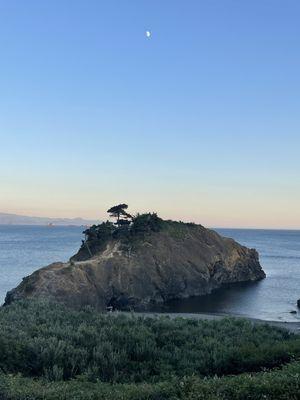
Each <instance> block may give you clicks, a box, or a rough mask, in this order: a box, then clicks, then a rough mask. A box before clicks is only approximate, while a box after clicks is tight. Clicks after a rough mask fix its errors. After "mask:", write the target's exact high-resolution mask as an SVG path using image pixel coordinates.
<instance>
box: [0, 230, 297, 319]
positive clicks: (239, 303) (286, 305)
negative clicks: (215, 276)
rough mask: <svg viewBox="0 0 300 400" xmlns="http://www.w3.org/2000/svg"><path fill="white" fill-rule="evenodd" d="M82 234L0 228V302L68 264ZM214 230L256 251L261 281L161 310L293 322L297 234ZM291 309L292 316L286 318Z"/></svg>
mask: <svg viewBox="0 0 300 400" xmlns="http://www.w3.org/2000/svg"><path fill="white" fill-rule="evenodd" d="M82 230H83V228H82V227H51V228H49V227H46V226H4V225H2V226H0V302H1V303H2V302H3V301H4V298H5V294H6V292H7V291H8V290H10V289H12V288H13V287H15V286H16V285H17V284H18V283H20V281H21V280H22V278H23V277H24V276H26V275H29V274H30V273H32V272H33V271H34V270H36V269H37V268H40V267H42V266H45V265H47V264H49V263H51V262H54V261H66V260H68V259H69V257H70V256H71V255H73V254H74V253H75V252H76V251H77V250H78V248H79V246H80V243H81V237H82V236H81V232H82ZM217 231H218V232H219V233H220V234H221V235H223V236H228V237H232V238H234V239H235V240H237V241H238V242H240V243H241V244H244V245H246V246H247V247H251V248H256V249H257V250H258V252H259V254H260V261H261V264H262V267H263V269H264V271H265V272H266V274H267V278H266V279H264V280H262V281H260V282H256V283H251V284H242V285H234V286H231V287H229V288H224V289H220V290H218V291H215V292H214V293H213V294H211V295H208V296H204V297H199V298H192V299H187V300H180V301H172V302H170V303H169V304H168V307H167V308H166V310H167V311H173V312H212V313H230V314H239V315H245V316H250V317H254V318H261V319H268V320H282V321H297V320H299V319H300V314H299V313H298V311H297V308H296V301H297V299H298V298H300V289H299V288H300V231H292V230H291V231H288V230H250V229H217ZM292 310H295V311H297V314H291V313H290V311H292Z"/></svg>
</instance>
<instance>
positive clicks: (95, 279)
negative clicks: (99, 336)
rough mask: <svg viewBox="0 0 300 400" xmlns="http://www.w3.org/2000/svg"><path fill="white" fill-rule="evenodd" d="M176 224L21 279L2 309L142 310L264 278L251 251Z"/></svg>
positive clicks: (93, 248) (213, 234) (110, 243)
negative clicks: (50, 304)
mask: <svg viewBox="0 0 300 400" xmlns="http://www.w3.org/2000/svg"><path fill="white" fill-rule="evenodd" d="M171 224H173V225H171ZM174 224H175V225H174ZM177 224H178V225H176V223H174V222H172V223H170V229H169V228H168V229H163V230H162V231H160V232H151V233H150V234H148V235H146V236H145V237H143V238H142V239H139V240H135V241H133V242H132V243H130V242H128V241H125V242H124V241H122V240H121V239H111V240H109V241H108V242H107V243H106V244H105V246H104V247H103V248H98V247H97V245H96V244H95V245H94V246H91V247H90V249H89V253H87V251H86V249H85V247H84V246H83V247H82V248H81V249H80V250H79V252H78V253H77V254H76V255H75V256H74V257H72V259H71V260H70V262H68V263H60V262H57V263H54V264H51V265H49V266H47V267H44V268H41V269H39V270H37V271H35V272H34V273H33V274H31V275H30V276H28V277H26V278H24V279H23V281H22V282H21V284H20V285H19V286H18V287H17V288H15V289H13V290H11V291H10V292H8V293H7V296H6V304H9V303H11V302H12V301H14V300H17V299H22V298H31V297H33V298H37V297H46V298H50V299H53V300H55V301H60V302H63V303H65V304H67V305H68V306H71V307H74V308H80V307H82V306H85V305H92V306H93V307H96V308H97V309H99V310H104V309H106V307H107V306H108V305H112V306H113V307H115V308H119V309H128V308H129V307H133V308H134V309H144V310H145V309H149V308H151V305H153V303H163V302H165V301H167V300H170V299H174V298H186V297H189V296H199V295H204V294H207V293H210V292H211V291H212V290H213V289H216V288H219V287H220V286H222V285H223V284H228V283H233V282H244V281H256V280H259V279H262V278H264V277H265V273H264V272H263V270H262V268H261V266H260V264H259V259H258V253H257V252H256V250H254V249H248V248H246V247H244V246H241V245H239V244H238V243H237V242H235V241H234V240H233V239H229V238H224V237H221V236H220V235H219V234H217V233H216V232H214V231H212V230H209V229H205V228H204V227H203V226H201V225H193V224H183V223H177ZM177 228H178V229H177ZM90 254H92V256H90Z"/></svg>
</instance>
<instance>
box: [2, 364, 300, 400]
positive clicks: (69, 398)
mask: <svg viewBox="0 0 300 400" xmlns="http://www.w3.org/2000/svg"><path fill="white" fill-rule="evenodd" d="M0 398H1V400H218V399H222V400H245V399H249V400H260V399H261V400H287V399H289V400H291V399H300V363H299V362H295V363H292V364H290V365H288V366H285V367H283V368H282V370H276V371H271V372H260V373H256V374H253V375H250V374H242V375H239V376H233V377H232V376H231V377H223V378H209V379H200V378H198V377H194V376H192V377H185V378H183V379H180V380H179V379H172V380H170V381H168V382H162V383H156V384H114V385H110V384H107V383H101V382H97V383H92V382H86V381H81V380H80V379H76V380H71V381H67V382H47V381H45V380H43V379H39V380H35V379H30V378H23V377H21V376H12V375H6V376H5V375H0Z"/></svg>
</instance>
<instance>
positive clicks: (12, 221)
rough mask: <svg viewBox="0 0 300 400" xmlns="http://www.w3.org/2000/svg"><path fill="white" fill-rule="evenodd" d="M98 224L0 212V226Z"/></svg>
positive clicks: (77, 219)
mask: <svg viewBox="0 0 300 400" xmlns="http://www.w3.org/2000/svg"><path fill="white" fill-rule="evenodd" d="M95 223H99V221H96V220H89V219H84V218H49V217H35V216H28V215H18V214H8V213H1V212H0V225H49V226H68V225H69V226H82V225H88V226H90V225H93V224H95Z"/></svg>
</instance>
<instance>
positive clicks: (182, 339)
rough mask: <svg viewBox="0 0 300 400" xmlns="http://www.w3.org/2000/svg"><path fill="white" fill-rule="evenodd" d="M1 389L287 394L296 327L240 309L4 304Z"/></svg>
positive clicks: (6, 395) (46, 393)
mask: <svg viewBox="0 0 300 400" xmlns="http://www.w3.org/2000/svg"><path fill="white" fill-rule="evenodd" d="M0 354H1V358H0V371H1V372H0V398H1V399H7V400H8V399H11V400H13V399H14V400H21V399H22V400H25V399H27V400H29V399H53V400H54V399H55V400H56V399H57V400H58V399H78V400H79V399H107V400H110V399H114V400H115V399H123V400H127V399H136V400H137V399H139V400H143V399H145V400H146V399H148V400H150V399H151V400H163V399H173V400H176V399H190V400H192V399H195V400H196V399H244V398H248V399H260V398H261V399H263V398H264V399H266V398H267V399H289V398H298V397H297V396H298V395H299V391H300V383H299V382H300V380H299V376H300V362H299V361H298V360H299V357H300V337H299V336H298V335H294V334H290V333H289V332H288V331H286V330H281V329H277V328H272V327H270V326H267V325H256V324H253V323H252V322H250V321H246V320H242V319H228V318H225V319H223V320H221V321H196V320H189V319H180V318H178V319H175V320H173V319H169V318H167V317H161V318H145V317H138V316H136V315H135V314H129V315H124V314H101V313H98V312H96V311H95V310H93V309H92V308H91V307H87V308H85V309H82V310H80V311H74V310H70V309H67V308H65V307H64V306H63V305H61V304H56V303H50V302H48V301H45V300H43V301H41V300H40V301H34V300H31V301H28V300H27V301H20V302H15V303H13V304H12V305H10V306H7V307H3V308H2V309H1V310H0Z"/></svg>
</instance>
